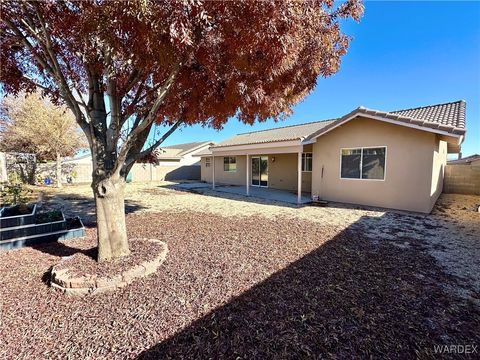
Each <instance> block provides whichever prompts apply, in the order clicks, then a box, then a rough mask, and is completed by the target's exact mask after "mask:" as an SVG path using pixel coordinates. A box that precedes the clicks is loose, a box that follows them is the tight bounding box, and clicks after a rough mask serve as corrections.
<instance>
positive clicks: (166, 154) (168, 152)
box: [157, 141, 213, 159]
mask: <svg viewBox="0 0 480 360" xmlns="http://www.w3.org/2000/svg"><path fill="white" fill-rule="evenodd" d="M210 144H213V142H212V141H197V142H191V143H185V144H175V145H170V146H162V147H160V148H159V149H158V151H157V158H159V159H180V158H181V157H182V156H184V155H186V154H188V153H190V152H192V151H195V150H197V149H199V148H201V147H204V146H205V145H210Z"/></svg>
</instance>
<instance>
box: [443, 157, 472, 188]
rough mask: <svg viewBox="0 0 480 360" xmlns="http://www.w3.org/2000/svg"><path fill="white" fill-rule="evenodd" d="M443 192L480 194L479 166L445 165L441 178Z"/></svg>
mask: <svg viewBox="0 0 480 360" xmlns="http://www.w3.org/2000/svg"><path fill="white" fill-rule="evenodd" d="M443 192H445V193H449V194H467V195H480V166H472V165H468V164H456V165H447V166H446V167H445V178H444V180H443Z"/></svg>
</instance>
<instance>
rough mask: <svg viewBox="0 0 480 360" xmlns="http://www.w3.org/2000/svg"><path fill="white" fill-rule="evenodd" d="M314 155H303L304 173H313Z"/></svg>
mask: <svg viewBox="0 0 480 360" xmlns="http://www.w3.org/2000/svg"><path fill="white" fill-rule="evenodd" d="M312 159H313V157H312V153H302V171H303V172H312Z"/></svg>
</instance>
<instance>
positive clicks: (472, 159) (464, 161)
mask: <svg viewBox="0 0 480 360" xmlns="http://www.w3.org/2000/svg"><path fill="white" fill-rule="evenodd" d="M447 165H472V166H480V155H478V154H475V155H470V156H467V157H464V158H461V159H457V160H449V161H448V162H447Z"/></svg>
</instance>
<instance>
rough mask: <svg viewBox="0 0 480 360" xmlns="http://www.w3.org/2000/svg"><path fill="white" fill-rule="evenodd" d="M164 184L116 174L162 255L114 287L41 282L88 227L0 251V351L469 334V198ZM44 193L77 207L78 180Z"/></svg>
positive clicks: (319, 350) (268, 349) (366, 352)
mask: <svg viewBox="0 0 480 360" xmlns="http://www.w3.org/2000/svg"><path fill="white" fill-rule="evenodd" d="M165 185H167V186H168V184H155V185H133V186H129V188H128V191H127V199H128V204H129V206H131V208H130V209H131V211H130V213H129V214H128V215H127V228H128V231H129V234H130V236H131V237H138V238H142V237H145V238H157V239H159V240H163V241H166V242H167V243H168V247H169V250H170V251H169V254H168V256H167V259H166V261H165V263H164V264H163V265H162V267H161V268H160V270H159V271H158V272H157V273H156V274H154V275H151V276H149V277H147V278H145V279H140V280H138V281H137V282H134V283H133V284H131V285H129V286H128V287H126V288H124V289H121V290H119V291H117V292H115V293H113V294H105V295H99V296H96V297H85V298H70V297H66V296H64V295H62V294H59V293H57V292H54V291H52V290H51V289H50V288H48V286H47V285H46V284H45V283H44V281H45V279H46V273H47V271H48V269H49V268H50V267H51V266H52V265H54V264H56V263H58V261H59V259H60V256H67V255H72V254H74V253H76V252H78V251H91V250H88V249H90V248H91V247H92V244H93V241H94V240H93V239H94V238H95V230H94V229H93V228H90V229H88V231H87V235H88V236H87V237H86V238H85V239H82V240H76V241H69V242H64V243H59V244H54V245H48V246H40V247H36V248H25V249H21V250H17V251H10V252H5V253H1V254H0V263H1V264H2V266H1V267H0V296H1V298H0V304H1V313H0V334H1V339H2V340H1V341H2V344H1V346H0V358H6V359H11V358H35V359H39V358H78V359H99V358H108V359H110V358H117V359H124V358H132V359H133V358H138V357H140V358H154V359H156V358H185V359H191V358H260V359H263V358H311V357H313V358H318V357H324V358H346V357H351V356H352V355H353V354H356V355H357V356H358V357H360V358H370V357H382V358H386V357H387V358H412V357H417V358H429V357H433V354H432V351H433V349H434V346H435V345H451V344H464V345H467V344H474V345H475V344H476V345H477V346H478V345H480V335H479V334H480V332H479V329H480V308H479V307H478V302H477V300H478V299H479V293H478V291H477V288H476V281H478V278H477V277H478V271H477V273H476V274H471V273H469V271H474V270H475V269H476V267H475V266H478V262H479V261H478V260H479V257H478V247H479V244H478V226H479V225H478V223H479V221H478V219H479V218H478V216H479V215H478V213H474V212H473V210H472V209H471V207H473V206H474V205H475V203H476V202H478V203H480V197H464V198H462V197H458V196H444V197H442V199H441V201H440V203H439V206H438V207H437V208H436V210H435V211H434V213H433V214H432V215H430V216H423V215H418V214H409V213H397V212H385V211H379V210H375V209H369V210H366V209H361V208H352V207H348V206H340V205H336V204H333V205H334V207H328V208H311V207H303V208H296V207H288V206H283V205H281V204H276V203H268V202H261V203H252V202H247V201H243V199H242V198H240V197H238V198H231V197H230V198H220V197H210V196H202V195H196V194H190V193H185V192H177V191H173V190H170V189H168V188H165ZM62 198H70V199H74V201H73V206H72V205H69V202H62V201H61V199H62ZM89 204H90V205H89ZM54 205H55V206H60V207H63V208H64V209H65V210H66V211H67V212H76V211H78V210H79V209H82V211H86V214H87V216H88V215H89V212H91V208H90V207H91V198H90V190H89V188H88V187H75V188H66V189H64V190H63V194H58V193H55V192H54V191H53V190H51V192H48V193H47V194H46V206H47V207H53V206H54ZM464 208H465V209H464ZM90 221H91V220H90ZM439 234H444V238H443V239H447V240H448V241H447V240H445V242H442V239H441V238H439ZM436 237H437V238H436ZM435 238H436V239H435ZM462 262H466V263H468V265H464V264H461V265H459V264H458V263H462ZM472 262H473V263H474V264H472Z"/></svg>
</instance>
